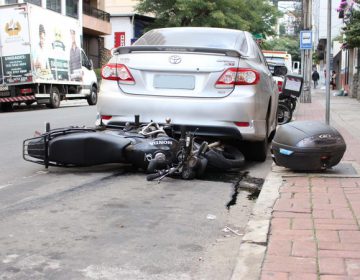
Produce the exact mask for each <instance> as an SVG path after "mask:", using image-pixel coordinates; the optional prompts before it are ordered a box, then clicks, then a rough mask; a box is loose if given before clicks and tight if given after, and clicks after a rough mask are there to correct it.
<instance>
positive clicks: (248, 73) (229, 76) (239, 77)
mask: <svg viewBox="0 0 360 280" xmlns="http://www.w3.org/2000/svg"><path fill="white" fill-rule="evenodd" d="M259 81H260V75H259V73H258V72H257V71H256V70H253V69H246V68H229V69H227V70H225V72H224V73H223V74H222V75H221V76H220V78H219V79H218V80H217V81H216V83H215V87H216V88H233V87H234V86H236V85H255V84H257V83H258V82H259Z"/></svg>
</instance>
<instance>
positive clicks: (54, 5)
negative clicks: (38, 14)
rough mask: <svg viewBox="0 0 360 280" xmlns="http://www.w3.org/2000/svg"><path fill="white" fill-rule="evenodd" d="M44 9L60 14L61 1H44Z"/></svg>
mask: <svg viewBox="0 0 360 280" xmlns="http://www.w3.org/2000/svg"><path fill="white" fill-rule="evenodd" d="M46 8H47V9H49V10H53V11H55V12H58V13H61V0H46Z"/></svg>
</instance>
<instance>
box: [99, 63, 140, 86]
mask: <svg viewBox="0 0 360 280" xmlns="http://www.w3.org/2000/svg"><path fill="white" fill-rule="evenodd" d="M101 77H102V78H103V79H105V80H113V81H118V82H119V83H121V84H128V85H134V84H135V80H134V78H133V76H132V75H131V73H130V71H129V69H128V68H127V67H126V66H125V65H124V64H114V63H109V64H106V65H105V66H104V67H103V68H102V69H101Z"/></svg>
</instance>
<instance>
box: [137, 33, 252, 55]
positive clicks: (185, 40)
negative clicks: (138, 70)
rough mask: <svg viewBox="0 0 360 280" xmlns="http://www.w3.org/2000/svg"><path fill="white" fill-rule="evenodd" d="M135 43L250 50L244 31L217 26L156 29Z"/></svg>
mask: <svg viewBox="0 0 360 280" xmlns="http://www.w3.org/2000/svg"><path fill="white" fill-rule="evenodd" d="M134 45H137V46H193V47H205V48H223V49H234V48H235V49H239V50H240V51H242V52H244V53H246V52H247V50H248V48H247V43H246V37H245V34H244V32H242V31H238V30H229V29H216V28H169V29H154V30H151V31H149V32H147V33H145V34H144V35H143V36H142V37H140V38H139V39H138V40H137V41H136V42H135V43H134Z"/></svg>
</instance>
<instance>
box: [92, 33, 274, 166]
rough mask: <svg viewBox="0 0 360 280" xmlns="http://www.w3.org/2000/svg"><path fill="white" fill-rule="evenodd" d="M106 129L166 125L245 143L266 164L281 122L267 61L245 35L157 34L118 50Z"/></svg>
mask: <svg viewBox="0 0 360 280" xmlns="http://www.w3.org/2000/svg"><path fill="white" fill-rule="evenodd" d="M101 75H102V79H103V80H102V83H101V87H100V93H99V100H98V107H97V108H98V113H99V124H100V125H104V126H117V125H124V124H125V123H126V122H133V121H134V115H139V116H140V122H143V123H147V122H150V121H155V122H158V123H165V120H166V119H167V118H170V119H171V123H172V124H173V127H174V129H175V130H176V131H179V130H180V126H181V125H185V126H186V128H187V129H190V130H193V131H195V130H196V134H197V135H203V136H212V137H217V138H223V139H231V140H238V143H239V145H240V146H244V145H246V150H247V151H251V155H250V156H251V158H252V159H253V160H258V161H263V160H265V159H266V155H267V150H268V149H267V148H268V140H269V139H270V138H271V137H272V136H273V135H274V133H275V129H276V125H277V115H276V110H277V104H278V92H277V86H276V85H275V83H274V80H273V78H272V75H271V72H270V71H269V69H268V68H267V64H266V61H265V58H264V56H263V54H262V52H261V51H260V49H259V48H258V46H257V44H256V43H255V41H254V40H253V39H252V35H251V34H250V33H248V32H245V31H240V30H232V29H221V28H208V27H175V28H163V29H154V30H151V31H149V32H147V33H145V34H144V35H143V36H142V37H140V38H139V39H138V40H137V41H136V42H135V43H134V45H132V46H125V47H119V48H117V49H116V50H114V51H113V56H112V58H111V59H110V61H109V62H108V63H107V65H105V66H104V67H103V68H102V71H101Z"/></svg>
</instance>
